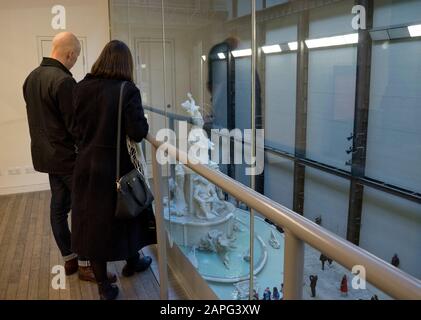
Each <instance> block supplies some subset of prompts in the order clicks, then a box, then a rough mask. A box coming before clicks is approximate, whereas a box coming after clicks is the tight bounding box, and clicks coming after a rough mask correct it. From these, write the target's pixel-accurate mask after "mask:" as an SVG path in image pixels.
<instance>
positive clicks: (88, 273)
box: [79, 267, 117, 283]
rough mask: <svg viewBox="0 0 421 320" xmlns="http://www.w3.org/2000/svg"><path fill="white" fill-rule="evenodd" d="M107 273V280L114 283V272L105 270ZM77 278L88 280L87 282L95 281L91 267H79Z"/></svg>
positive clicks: (115, 278)
mask: <svg viewBox="0 0 421 320" xmlns="http://www.w3.org/2000/svg"><path fill="white" fill-rule="evenodd" d="M107 275H108V281H109V282H110V283H116V282H117V276H116V275H115V274H114V273H111V272H107ZM79 279H80V280H82V281H89V282H95V283H96V279H95V275H94V272H93V270H92V267H79Z"/></svg>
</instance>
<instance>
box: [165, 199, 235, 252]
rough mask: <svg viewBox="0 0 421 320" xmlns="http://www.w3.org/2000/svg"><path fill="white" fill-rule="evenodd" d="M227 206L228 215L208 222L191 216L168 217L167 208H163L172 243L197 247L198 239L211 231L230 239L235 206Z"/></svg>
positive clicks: (232, 232) (232, 231)
mask: <svg viewBox="0 0 421 320" xmlns="http://www.w3.org/2000/svg"><path fill="white" fill-rule="evenodd" d="M227 205H228V206H229V208H230V210H229V211H228V212H229V213H227V214H225V215H222V216H219V217H215V218H212V219H208V220H204V219H198V218H196V217H194V216H192V215H187V216H181V217H177V216H174V215H171V216H170V215H169V213H168V208H165V209H164V217H165V226H166V228H167V230H168V231H169V232H170V234H171V239H172V241H174V242H175V243H177V244H181V245H183V246H187V247H197V246H199V243H200V239H202V238H203V237H204V236H205V235H206V234H208V232H210V231H211V230H218V231H221V232H223V233H224V234H225V235H226V236H227V237H232V236H233V235H234V211H235V206H234V205H233V204H231V203H227Z"/></svg>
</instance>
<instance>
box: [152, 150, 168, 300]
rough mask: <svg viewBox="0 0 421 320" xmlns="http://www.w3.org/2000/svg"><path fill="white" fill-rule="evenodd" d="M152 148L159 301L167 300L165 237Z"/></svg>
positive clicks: (160, 189) (156, 163) (158, 176)
mask: <svg viewBox="0 0 421 320" xmlns="http://www.w3.org/2000/svg"><path fill="white" fill-rule="evenodd" d="M151 147H152V173H153V189H154V198H155V219H156V235H157V240H158V268H159V290H160V297H161V300H168V270H167V237H166V231H165V222H164V210H163V205H162V197H163V192H162V184H161V180H160V179H161V177H162V171H161V166H160V165H159V164H158V161H157V160H156V152H157V149H156V147H155V146H154V145H152V144H151Z"/></svg>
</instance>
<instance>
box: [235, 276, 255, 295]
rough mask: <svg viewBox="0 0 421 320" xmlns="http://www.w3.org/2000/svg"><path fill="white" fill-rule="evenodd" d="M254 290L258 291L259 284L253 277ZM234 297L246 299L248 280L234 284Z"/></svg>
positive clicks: (248, 289)
mask: <svg viewBox="0 0 421 320" xmlns="http://www.w3.org/2000/svg"><path fill="white" fill-rule="evenodd" d="M253 284H254V286H253V287H254V290H256V291H257V292H258V291H259V286H260V285H259V282H258V280H257V278H256V277H253ZM234 287H235V292H234V296H235V297H236V298H237V299H238V300H241V299H248V298H249V295H250V293H249V292H250V280H244V281H240V282H237V283H235V284H234Z"/></svg>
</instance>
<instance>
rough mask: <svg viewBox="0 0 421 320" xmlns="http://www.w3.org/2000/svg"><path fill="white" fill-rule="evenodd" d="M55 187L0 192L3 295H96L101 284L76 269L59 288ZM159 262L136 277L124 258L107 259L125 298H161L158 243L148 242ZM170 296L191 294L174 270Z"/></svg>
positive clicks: (0, 282) (5, 297) (8, 297)
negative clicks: (52, 215) (125, 271)
mask: <svg viewBox="0 0 421 320" xmlns="http://www.w3.org/2000/svg"><path fill="white" fill-rule="evenodd" d="M50 197H51V196H50V192H37V193H28V194H18V195H10V196H0V300H15V299H19V300H93V299H94V300H95V299H98V293H97V286H96V285H95V284H92V283H88V282H83V281H79V279H78V277H77V275H73V276H70V277H67V278H66V289H65V290H54V289H53V288H52V286H51V282H52V279H53V277H54V276H55V274H53V273H52V268H53V266H55V265H62V264H63V261H62V258H61V256H60V253H59V251H58V249H57V246H56V244H55V241H54V237H53V235H52V232H51V226H50V219H49V207H50ZM146 254H148V255H152V257H153V261H154V263H153V264H152V268H150V269H149V270H147V271H145V272H143V273H140V274H137V275H135V276H134V277H131V278H124V277H122V276H121V269H122V267H123V266H124V262H115V263H109V264H108V270H109V271H111V272H114V273H116V274H117V275H118V283H117V284H118V286H119V288H120V294H119V297H118V299H122V300H136V299H141V300H157V299H159V284H158V282H157V278H158V273H157V263H156V261H157V259H156V248H155V247H149V248H147V253H146ZM169 286H170V290H169V296H170V299H171V300H176V299H186V295H185V293H184V291H183V290H182V288H181V287H180V286H179V285H178V284H177V282H176V280H175V279H174V276H173V275H172V273H171V272H170V270H169Z"/></svg>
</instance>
